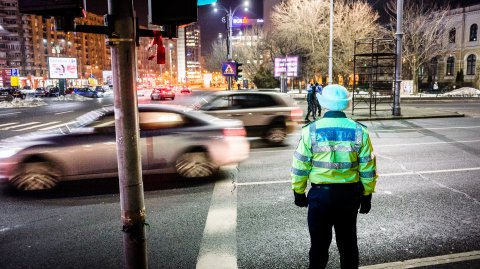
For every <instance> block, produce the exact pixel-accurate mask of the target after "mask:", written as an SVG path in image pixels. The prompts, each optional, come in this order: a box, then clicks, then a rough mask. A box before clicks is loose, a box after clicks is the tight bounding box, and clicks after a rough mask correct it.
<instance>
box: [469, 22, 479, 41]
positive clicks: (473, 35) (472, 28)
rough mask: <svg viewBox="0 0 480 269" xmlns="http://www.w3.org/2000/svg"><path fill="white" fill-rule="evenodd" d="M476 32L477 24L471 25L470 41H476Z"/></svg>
mask: <svg viewBox="0 0 480 269" xmlns="http://www.w3.org/2000/svg"><path fill="white" fill-rule="evenodd" d="M477 31H478V26H477V24H472V26H470V41H477Z"/></svg>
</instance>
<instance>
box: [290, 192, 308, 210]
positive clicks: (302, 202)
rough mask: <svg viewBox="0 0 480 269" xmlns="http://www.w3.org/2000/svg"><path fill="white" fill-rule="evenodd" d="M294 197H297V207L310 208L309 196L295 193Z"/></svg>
mask: <svg viewBox="0 0 480 269" xmlns="http://www.w3.org/2000/svg"><path fill="white" fill-rule="evenodd" d="M293 195H294V196H295V205H296V206H298V207H307V206H308V199H307V196H306V195H305V193H304V194H298V193H296V192H295V191H293Z"/></svg>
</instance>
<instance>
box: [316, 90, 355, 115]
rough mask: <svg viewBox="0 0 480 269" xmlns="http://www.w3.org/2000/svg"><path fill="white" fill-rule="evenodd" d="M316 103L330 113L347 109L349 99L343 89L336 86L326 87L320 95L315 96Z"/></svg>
mask: <svg viewBox="0 0 480 269" xmlns="http://www.w3.org/2000/svg"><path fill="white" fill-rule="evenodd" d="M316 96H317V99H318V102H319V103H320V105H321V106H322V107H323V108H326V109H328V110H332V111H342V110H345V109H346V108H347V107H348V102H349V101H350V99H351V97H349V96H348V91H347V89H346V88H345V87H343V86H342V85H338V84H332V85H328V86H326V87H325V88H323V90H322V94H320V93H317V94H316Z"/></svg>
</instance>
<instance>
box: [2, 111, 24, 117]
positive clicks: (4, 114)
mask: <svg viewBox="0 0 480 269" xmlns="http://www.w3.org/2000/svg"><path fill="white" fill-rule="evenodd" d="M19 113H22V112H20V111H19V112H11V113H3V114H0V116H6V115H13V114H19Z"/></svg>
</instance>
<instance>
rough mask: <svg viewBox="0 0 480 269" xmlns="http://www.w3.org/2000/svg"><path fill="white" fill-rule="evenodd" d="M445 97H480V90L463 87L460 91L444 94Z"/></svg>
mask: <svg viewBox="0 0 480 269" xmlns="http://www.w3.org/2000/svg"><path fill="white" fill-rule="evenodd" d="M442 95H444V96H459V95H460V96H474V95H477V96H480V90H477V89H475V88H471V87H462V88H460V89H456V90H453V91H451V92H447V93H444V94H442Z"/></svg>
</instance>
